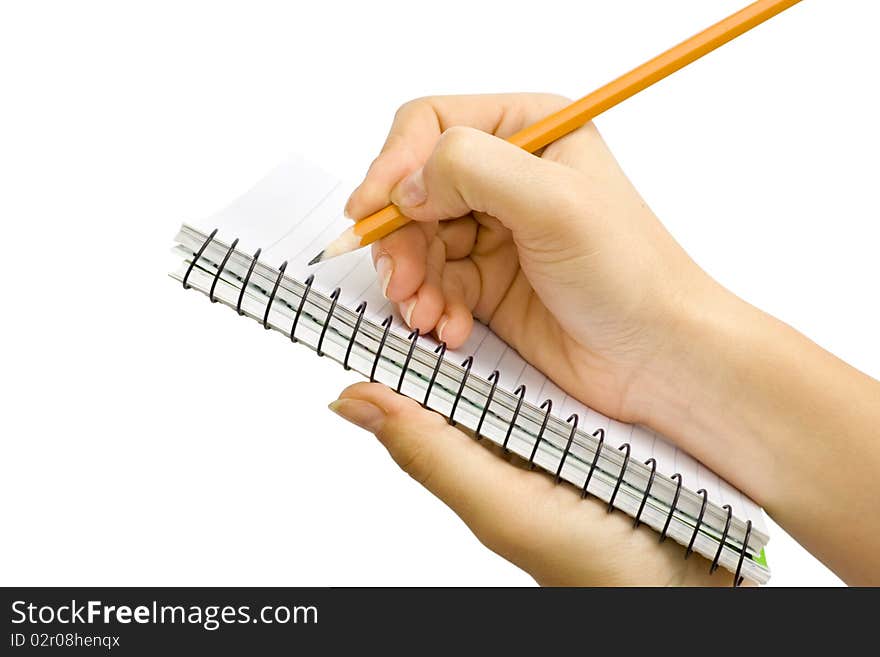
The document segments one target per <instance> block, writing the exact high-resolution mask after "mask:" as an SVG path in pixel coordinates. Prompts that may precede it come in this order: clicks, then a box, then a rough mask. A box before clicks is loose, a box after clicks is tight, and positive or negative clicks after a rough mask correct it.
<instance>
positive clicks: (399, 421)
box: [330, 383, 550, 560]
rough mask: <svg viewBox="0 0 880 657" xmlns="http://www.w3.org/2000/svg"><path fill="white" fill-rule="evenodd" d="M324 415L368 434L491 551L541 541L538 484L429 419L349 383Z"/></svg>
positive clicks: (377, 387)
mask: <svg viewBox="0 0 880 657" xmlns="http://www.w3.org/2000/svg"><path fill="white" fill-rule="evenodd" d="M330 409H331V410H333V412H335V413H336V414H338V415H340V416H342V417H343V418H345V419H346V420H348V421H350V422H352V423H354V424H356V425H358V426H360V427H362V428H364V429H366V430H367V431H370V432H372V433H374V434H375V435H376V437H377V438H378V439H379V440H380V441H381V442H382V444H383V445H384V446H385V448H386V449H387V450H388V452H389V453H390V454H391V456H392V458H393V459H394V460H395V461H396V462H397V464H398V465H399V466H400V467H401V468H402V469H403V470H404V471H406V472H407V473H408V474H409V475H410V476H411V477H413V478H414V479H416V480H417V481H418V482H419V483H421V484H422V485H423V486H425V487H426V488H427V489H428V490H430V491H431V492H432V493H433V494H434V495H436V496H437V497H439V498H440V499H441V500H442V501H443V502H445V503H446V504H447V505H448V506H449V507H450V508H451V509H452V510H453V511H455V513H456V514H458V516H459V517H461V519H462V520H463V521H464V522H465V524H467V525H468V527H470V529H471V531H473V532H474V534H475V535H476V536H477V538H478V539H480V541H482V542H483V544H485V545H486V546H487V547H489V548H490V549H491V550H493V551H495V552H497V553H499V554H502V555H503V556H506V557H507V558H509V559H511V560H516V559H515V558H514V554H513V553H515V552H518V551H520V550H522V549H523V546H529V545H531V544H533V543H534V541H535V536H542V535H543V536H546V535H547V533H548V532H547V531H542V530H541V528H540V527H539V525H541V524H544V520H543V519H542V518H543V515H542V514H533V513H530V512H529V510H534V509H535V500H534V493H535V485H536V484H537V485H539V486H541V485H545V486H547V487H548V488H549V487H550V484H549V483H548V482H546V481H544V480H545V478H544V477H536V476H535V474H534V473H531V472H527V471H525V470H521V469H518V468H514V467H512V466H511V465H510V464H509V463H507V462H506V461H504V460H502V459H500V458H498V457H496V456H495V455H493V454H492V453H491V452H490V451H489V450H487V449H484V448H483V447H482V446H481V445H480V444H479V443H477V442H476V441H475V440H473V439H472V438H470V437H468V436H467V435H465V434H464V433H462V432H461V431H459V430H458V429H455V428H453V427H451V426H449V425H448V424H447V423H446V421H445V420H444V419H443V418H442V417H441V416H440V415H438V414H437V413H434V412H432V411H428V410H425V409H423V408H422V407H421V406H420V405H419V404H418V403H417V402H415V401H413V400H412V399H409V398H408V397H404V396H402V395H398V394H396V393H395V392H394V391H393V390H391V389H390V388H388V387H387V386H384V385H382V384H379V383H356V384H354V385H352V386H350V387H348V388H346V389H345V390H343V392H342V394H341V395H340V396H339V399H337V400H336V401H334V402H333V403H332V404H330ZM536 525H538V526H536Z"/></svg>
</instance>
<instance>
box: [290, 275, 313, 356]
mask: <svg viewBox="0 0 880 657" xmlns="http://www.w3.org/2000/svg"><path fill="white" fill-rule="evenodd" d="M314 280H315V275H314V274H309V277H308V278H307V279H306V282H305V289H304V290H303V293H302V296H301V297H300V298H299V306H298V307H297V309H296V315H295V316H294V318H293V324H291V326H290V341H291V342H299V340H297V339H296V325H297V324H298V323H299V316H300V315H302V311H303V308H304V307H305V305H306V297H307V296H309V292H311V291H312V281H314Z"/></svg>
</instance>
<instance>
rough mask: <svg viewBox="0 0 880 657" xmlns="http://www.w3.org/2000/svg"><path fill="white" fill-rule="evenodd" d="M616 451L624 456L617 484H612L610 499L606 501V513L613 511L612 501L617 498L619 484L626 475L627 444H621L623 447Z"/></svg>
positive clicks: (628, 449) (627, 460)
mask: <svg viewBox="0 0 880 657" xmlns="http://www.w3.org/2000/svg"><path fill="white" fill-rule="evenodd" d="M617 449H618V450H620V451H626V456H625V457H624V458H623V465H622V466H620V475H619V476H618V477H617V483H615V484H614V491H612V493H611V499H609V500H608V508H607V511H608V513H611V512H612V511H614V500H615V499H616V498H617V491H619V490H620V484H622V483H623V477H624V475H626V466H628V465H629V451H630V447H629V443H623V445H621V446H620V447H618V448H617Z"/></svg>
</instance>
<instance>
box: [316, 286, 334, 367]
mask: <svg viewBox="0 0 880 657" xmlns="http://www.w3.org/2000/svg"><path fill="white" fill-rule="evenodd" d="M337 301H339V288H338V287H337V288H336V289H335V290H333V291H332V292H331V293H330V310H328V311H327V317H326V318H325V319H324V325H323V326H322V327H321V336H320V337H319V338H318V346H317V348H316V349H315V353H316V354H318V356H320V357H321V358H323V357H324V352H323V351H321V347H322V346H323V345H324V336H325V335H326V334H327V327H328V326H330V320H331V319H333V311H334V310H336V302H337Z"/></svg>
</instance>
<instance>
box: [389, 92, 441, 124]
mask: <svg viewBox="0 0 880 657" xmlns="http://www.w3.org/2000/svg"><path fill="white" fill-rule="evenodd" d="M425 108H428V109H430V110H431V111H433V109H432V108H433V102H432V100H431V96H420V97H418V98H413V99H411V100H408V101H406V102H405V103H404V104H403V105H401V106H400V107H398V108H397V111H396V112H395V113H394V120H395V122H397V121H399V120H405V119H406V118H407V117H408V116H411V115H412V114H417V113H419V112H421V111H424V110H425Z"/></svg>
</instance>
